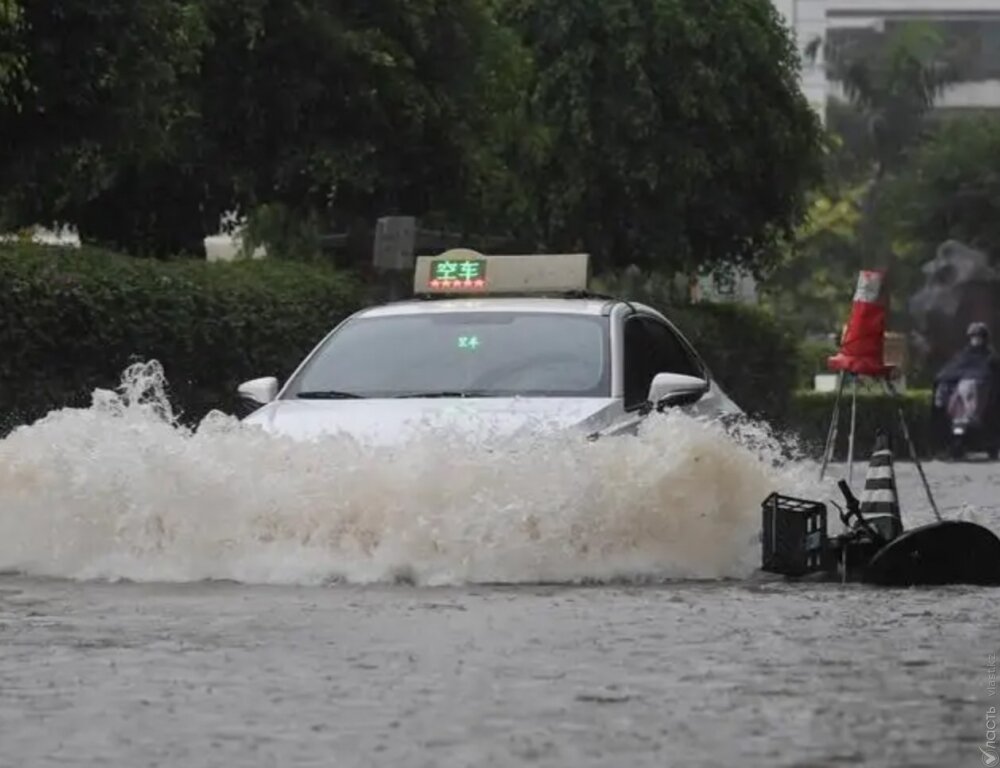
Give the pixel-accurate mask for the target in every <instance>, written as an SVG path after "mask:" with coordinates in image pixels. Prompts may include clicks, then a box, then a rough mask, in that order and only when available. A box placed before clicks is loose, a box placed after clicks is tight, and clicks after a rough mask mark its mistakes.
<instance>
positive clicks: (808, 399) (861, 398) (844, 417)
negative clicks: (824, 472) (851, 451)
mask: <svg viewBox="0 0 1000 768" xmlns="http://www.w3.org/2000/svg"><path fill="white" fill-rule="evenodd" d="M901 397H902V403H903V413H904V414H905V416H906V423H907V426H908V427H909V429H910V435H911V436H912V438H913V441H914V444H915V445H916V448H917V452H918V454H919V455H920V456H921V458H925V457H928V456H930V455H932V452H933V450H934V444H933V441H932V433H931V391H930V390H910V391H908V392H904V393H902V395H901ZM836 399H837V396H836V393H834V392H797V393H795V396H794V397H793V398H792V407H791V409H790V413H789V419H788V422H789V431H791V432H793V433H795V434H796V435H797V436H798V437H799V438H800V439H801V440H802V443H803V446H802V447H803V448H804V449H805V450H806V451H807V452H808V453H809V454H811V455H813V456H816V457H821V456H822V455H823V446H824V445H825V444H826V436H827V432H828V431H829V428H830V419H831V418H832V417H833V407H834V403H835V402H836ZM850 410H851V401H850V393H849V392H847V391H845V393H844V400H843V401H842V402H841V406H840V425H839V430H838V437H837V453H836V454H835V458H836V459H838V460H843V459H845V458H846V457H847V434H848V431H849V429H850ZM878 429H886V430H887V431H889V433H890V435H892V438H893V448H894V451H895V455H896V456H897V457H898V458H909V448H908V446H907V445H906V443H905V442H904V440H903V436H902V432H901V429H900V426H899V415H898V412H897V408H896V404H895V403H894V402H893V401H892V399H891V398H890V397H889V396H888V395H886V394H884V393H881V392H860V391H859V392H858V415H857V432H856V437H855V456H856V457H857V458H858V459H860V460H861V461H867V460H868V455H869V452H870V451H871V447H872V445H873V444H874V440H875V432H876V430H878Z"/></svg>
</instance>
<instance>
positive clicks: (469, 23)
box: [0, 0, 530, 254]
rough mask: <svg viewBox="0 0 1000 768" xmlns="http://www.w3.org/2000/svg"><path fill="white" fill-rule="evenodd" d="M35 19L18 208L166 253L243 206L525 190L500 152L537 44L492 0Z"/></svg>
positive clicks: (111, 7)
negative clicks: (525, 43) (510, 26)
mask: <svg viewBox="0 0 1000 768" xmlns="http://www.w3.org/2000/svg"><path fill="white" fill-rule="evenodd" d="M24 20H25V24H24V25H23V29H22V31H21V34H20V36H19V42H20V43H21V44H22V47H23V49H24V50H25V51H26V54H27V59H26V61H27V66H26V77H27V82H28V85H27V86H26V87H25V88H23V89H22V92H21V93H19V94H18V96H19V98H20V99H21V102H22V105H23V108H22V110H21V111H20V112H19V113H15V112H14V111H13V110H5V111H4V112H3V113H2V114H0V118H2V120H0V141H3V145H4V146H5V147H15V148H17V151H16V153H15V152H8V153H7V154H6V155H5V156H4V157H2V158H0V195H2V197H3V203H4V211H5V214H6V215H5V217H4V218H5V223H6V224H8V225H15V226H16V225H18V224H23V223H35V222H36V221H43V222H46V223H48V222H50V221H54V220H61V221H68V222H71V223H74V224H76V225H77V226H78V227H79V229H80V231H81V236H83V237H84V238H85V239H87V240H89V241H91V242H98V243H101V244H104V245H109V246H115V247H119V248H126V249H128V250H130V251H132V252H140V253H153V254H165V253H173V252H176V251H178V250H194V249H200V240H201V238H202V237H203V236H204V235H205V234H207V233H209V232H213V231H215V229H216V227H217V226H218V223H219V218H220V215H221V214H222V213H223V212H224V211H227V210H230V209H232V208H234V207H235V208H237V209H239V210H240V211H243V212H248V211H252V210H256V209H257V208H258V207H260V206H266V207H267V208H268V210H271V211H275V210H288V211H292V212H293V213H294V214H295V215H296V216H298V217H300V218H301V219H302V220H304V221H308V220H310V219H319V220H321V221H324V222H326V223H327V224H328V225H330V226H333V225H334V224H335V223H336V222H338V221H348V222H350V221H352V220H355V219H361V220H363V221H365V222H367V223H370V222H371V220H372V219H373V218H374V217H375V216H378V215H381V214H386V213H393V212H401V213H410V214H415V215H420V216H430V217H433V216H434V215H444V214H447V215H448V217H449V218H454V219H460V220H468V221H470V222H476V221H483V220H488V219H490V218H491V217H494V215H495V214H494V211H500V212H503V211H504V209H505V208H511V209H513V208H516V207H517V206H518V205H520V207H521V209H525V208H526V207H527V206H526V205H525V204H524V202H523V193H521V192H519V188H518V181H517V177H516V175H515V174H513V173H512V172H510V171H509V170H508V164H507V163H506V162H505V158H504V156H503V153H504V152H505V151H507V148H508V147H510V146H513V143H512V140H511V139H510V137H511V136H517V135H519V133H518V121H519V120H520V119H521V117H520V116H519V107H520V105H521V104H522V103H523V99H522V97H521V92H522V91H523V88H522V87H521V86H522V84H523V82H524V77H525V76H526V74H527V72H528V68H529V67H530V61H529V60H528V58H527V57H526V56H525V54H524V50H523V48H521V47H520V46H519V44H518V41H517V38H516V37H515V36H514V35H513V34H511V33H510V32H509V31H508V30H505V29H504V28H502V27H500V26H498V25H497V24H496V23H495V19H494V18H493V16H492V13H491V11H490V9H489V6H488V5H487V4H486V2H485V0H418V1H417V2H414V1H412V0H405V1H404V0H371V2H366V3H363V4H358V3H343V2H329V1H328V0H294V1H289V0H106V1H105V2H101V3H92V2H85V1H84V0H66V1H65V2H60V3H57V4H56V3H48V2H43V0H24ZM519 196H520V202H519Z"/></svg>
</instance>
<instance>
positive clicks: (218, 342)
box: [0, 244, 798, 434]
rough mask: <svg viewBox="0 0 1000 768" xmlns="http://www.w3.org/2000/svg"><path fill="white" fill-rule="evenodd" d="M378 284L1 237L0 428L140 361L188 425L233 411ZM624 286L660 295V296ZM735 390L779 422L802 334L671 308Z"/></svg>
mask: <svg viewBox="0 0 1000 768" xmlns="http://www.w3.org/2000/svg"><path fill="white" fill-rule="evenodd" d="M373 295H374V294H373V293H372V290H371V286H370V285H364V284H362V282H361V281H360V280H359V279H358V278H356V277H352V276H350V275H347V274H345V273H340V272H335V271H332V270H331V269H329V268H324V267H320V266H308V265H304V264H298V263H290V262H281V261H273V260H271V261H253V262H237V263H226V264H219V263H212V264H209V263H206V262H203V261H195V260H185V261H168V262H161V261H151V260H145V259H136V258H132V257H128V256H122V255H119V254H113V253H108V252H106V251H101V250H96V249H90V248H83V249H80V250H73V249H66V248H55V247H45V246H34V245H22V244H0V318H3V322H2V325H0V434H3V433H4V432H5V431H6V430H8V429H10V428H11V427H13V426H15V425H17V424H20V423H24V422H26V421H31V420H34V419H36V418H38V417H39V416H42V415H44V414H45V413H47V412H48V411H50V410H52V409H53V408H59V407H63V406H67V405H69V406H81V405H87V404H89V402H90V397H91V393H92V392H93V390H94V389H95V388H96V387H102V388H114V387H116V386H117V385H118V383H119V379H120V376H121V373H122V371H123V370H124V369H125V368H126V367H127V366H128V365H129V363H130V362H133V361H135V360H150V359H156V360H159V361H160V362H161V363H162V364H163V366H164V369H165V371H166V375H167V378H168V382H169V387H170V395H171V399H172V402H173V405H174V407H175V409H176V411H177V412H179V413H180V414H181V416H182V418H183V420H184V421H185V422H187V423H193V422H196V421H197V420H198V419H200V418H201V417H202V416H203V415H204V414H205V413H207V412H208V411H209V410H211V409H213V408H219V409H221V410H223V411H226V412H228V413H233V412H236V411H237V409H238V407H239V404H238V402H237V399H236V397H235V388H236V386H237V385H238V384H239V383H240V382H241V381H244V380H245V379H247V378H250V377H252V376H257V375H271V374H273V375H276V376H279V377H285V376H287V375H288V374H290V373H291V371H292V370H293V369H294V368H295V366H296V365H297V364H298V362H299V361H300V360H301V358H302V356H303V355H305V354H306V353H307V352H308V351H309V349H311V348H312V346H313V345H314V344H315V343H316V342H317V341H318V340H319V339H320V338H321V337H322V336H323V335H325V334H326V333H327V331H329V329H330V328H331V327H332V326H333V325H334V324H335V323H336V322H338V321H339V320H340V319H342V318H343V317H345V316H346V315H347V314H348V313H350V312H352V311H354V310H356V309H358V308H359V307H361V306H363V305H364V304H365V303H367V302H368V301H369V300H370V297H371V296H373ZM624 295H627V296H628V297H629V298H635V299H636V300H639V301H646V302H648V303H650V304H652V305H653V306H657V304H661V305H662V302H658V301H657V300H656V299H657V297H656V296H655V295H651V296H646V295H643V293H642V291H640V292H639V293H638V295H637V294H636V293H635V292H628V293H626V294H624ZM661 308H662V309H664V311H665V312H666V314H667V315H668V316H669V317H670V318H671V319H672V320H674V322H676V323H677V325H678V326H679V327H680V328H681V330H682V331H683V332H684V333H685V335H687V336H688V337H689V338H690V339H691V341H692V342H693V343H694V344H695V345H696V346H697V347H698V349H699V350H700V351H701V352H702V353H703V354H704V356H705V358H706V361H707V362H708V364H709V365H710V366H711V367H712V369H713V371H714V373H715V374H716V376H717V377H718V378H719V380H720V382H721V383H722V385H723V386H724V387H725V388H726V390H727V391H728V392H729V394H730V395H731V396H732V397H733V398H734V399H735V400H736V401H737V402H738V403H740V405H741V406H743V407H744V408H745V409H746V410H747V411H748V412H750V413H752V414H753V415H755V416H762V417H764V418H768V419H770V420H772V421H776V422H784V421H785V420H786V419H787V418H788V416H789V411H788V408H789V406H790V405H791V399H792V398H791V394H792V392H793V390H794V389H795V385H796V384H795V382H796V370H797V364H798V363H797V357H796V347H795V342H794V339H793V338H792V337H791V336H790V334H788V333H787V332H786V331H784V330H783V329H782V328H781V327H780V325H779V324H778V323H776V322H775V321H774V320H773V319H772V318H771V317H770V316H769V315H768V314H767V313H765V312H763V311H760V310H757V309H754V308H748V307H740V306H725V305H710V304H701V305H694V306H686V305H685V306H678V307H673V308H670V307H669V306H667V307H662V306H661Z"/></svg>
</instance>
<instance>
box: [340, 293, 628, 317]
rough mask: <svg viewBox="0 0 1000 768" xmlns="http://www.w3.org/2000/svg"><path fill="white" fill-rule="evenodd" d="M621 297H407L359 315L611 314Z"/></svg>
mask: <svg viewBox="0 0 1000 768" xmlns="http://www.w3.org/2000/svg"><path fill="white" fill-rule="evenodd" d="M619 303H622V302H621V301H620V300H618V299H611V298H603V297H588V298H575V297H574V298H541V297H535V296H531V297H490V296H483V297H476V298H455V299H452V298H447V299H433V300H407V301H397V302H392V303H389V304H381V305H379V306H375V307H369V308H367V309H363V310H361V311H360V312H358V314H357V317H362V316H363V317H390V316H398V315H419V314H432V313H442V312H552V313H562V314H576V315H607V314H609V313H610V312H611V309H612V308H613V307H614V306H615V305H616V304H619Z"/></svg>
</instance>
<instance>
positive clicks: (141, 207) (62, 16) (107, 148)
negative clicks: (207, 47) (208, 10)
mask: <svg viewBox="0 0 1000 768" xmlns="http://www.w3.org/2000/svg"><path fill="white" fill-rule="evenodd" d="M18 15H19V24H18V26H17V31H16V33H15V38H14V41H13V42H14V43H15V45H16V47H17V49H19V50H22V51H23V52H24V59H23V67H22V76H21V77H19V78H18V79H17V82H15V83H13V84H9V88H8V89H7V92H6V93H7V99H6V100H5V103H3V104H0V109H2V110H3V111H2V114H0V147H3V150H2V154H0V194H2V203H3V206H2V209H0V210H2V213H3V223H5V224H7V225H14V226H19V225H23V224H34V223H46V224H48V223H53V222H69V223H73V224H76V225H77V226H78V227H79V228H80V230H81V232H83V233H86V234H87V235H89V236H91V237H92V238H93V239H96V240H99V241H112V242H120V243H122V244H126V243H127V244H128V245H130V246H132V247H133V248H134V249H135V250H143V249H144V248H146V247H149V246H151V245H156V244H159V243H163V245H164V246H165V247H167V248H173V247H177V246H178V245H179V244H180V241H179V240H178V238H177V236H176V235H174V234H172V233H173V232H175V231H176V230H177V229H178V228H183V227H184V225H185V224H186V223H187V222H188V221H189V220H190V219H192V218H194V219H195V221H197V220H198V218H199V216H198V214H199V208H200V207H201V205H202V203H203V199H204V197H205V196H204V194H203V193H202V189H201V179H200V177H199V174H198V173H197V171H196V169H195V167H194V166H195V164H196V163H197V156H196V155H193V154H192V153H190V152H189V150H190V149H191V148H192V146H193V145H194V142H193V140H192V139H191V137H192V136H194V135H195V134H196V132H197V130H198V127H199V115H198V111H197V104H196V101H195V100H194V98H193V94H192V89H193V88H194V85H195V83H196V81H197V75H198V67H199V61H200V55H201V50H202V48H203V46H204V44H205V42H206V39H207V37H206V36H207V30H206V27H205V24H204V18H203V15H202V13H201V8H200V6H199V5H198V3H197V2H195V0H166V1H165V0H102V2H100V3H95V2H90V0H60V2H58V3H53V2H49V1H48V0H21V8H20V12H19V14H18ZM12 105H13V106H12ZM199 223H200V222H199ZM189 226H191V225H189ZM195 228H197V226H196V225H195Z"/></svg>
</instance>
